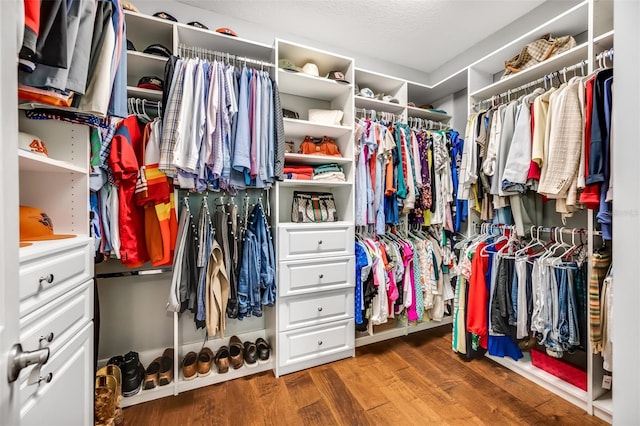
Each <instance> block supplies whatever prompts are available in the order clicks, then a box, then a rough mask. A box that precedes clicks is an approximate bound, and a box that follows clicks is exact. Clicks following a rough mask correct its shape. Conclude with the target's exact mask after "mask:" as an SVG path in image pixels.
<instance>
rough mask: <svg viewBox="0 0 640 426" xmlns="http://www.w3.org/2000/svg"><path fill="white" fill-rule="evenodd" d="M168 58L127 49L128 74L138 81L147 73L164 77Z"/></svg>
mask: <svg viewBox="0 0 640 426" xmlns="http://www.w3.org/2000/svg"><path fill="white" fill-rule="evenodd" d="M167 59H168V58H165V57H164V56H158V55H150V54H148V53H142V52H134V51H132V50H127V75H128V76H132V78H133V79H135V80H136V82H137V81H138V80H139V79H140V77H142V76H145V75H150V76H154V77H158V78H164V77H163V75H164V66H165V64H166V63H167Z"/></svg>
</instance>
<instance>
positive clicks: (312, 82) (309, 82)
mask: <svg viewBox="0 0 640 426" xmlns="http://www.w3.org/2000/svg"><path fill="white" fill-rule="evenodd" d="M278 86H279V89H280V92H281V93H288V94H291V95H296V96H302V97H305V98H311V99H321V100H324V101H331V100H333V99H335V98H337V97H338V96H340V95H344V94H346V93H348V92H349V91H351V88H352V87H353V86H352V85H351V84H345V83H338V82H336V81H333V80H329V79H327V78H322V77H314V76H312V75H309V74H305V73H302V72H292V71H285V70H282V69H278Z"/></svg>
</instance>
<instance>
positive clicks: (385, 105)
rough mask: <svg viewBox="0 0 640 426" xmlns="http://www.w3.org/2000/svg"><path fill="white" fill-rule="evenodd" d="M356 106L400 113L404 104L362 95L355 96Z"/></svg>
mask: <svg viewBox="0 0 640 426" xmlns="http://www.w3.org/2000/svg"><path fill="white" fill-rule="evenodd" d="M354 99H355V104H356V108H365V109H372V110H375V111H376V112H390V113H392V114H402V113H403V112H404V109H405V108H406V106H405V105H400V104H396V103H392V102H386V101H381V100H378V99H371V98H365V97H363V96H355V97H354Z"/></svg>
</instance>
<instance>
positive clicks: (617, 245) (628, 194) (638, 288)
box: [612, 0, 640, 425]
mask: <svg viewBox="0 0 640 426" xmlns="http://www.w3.org/2000/svg"><path fill="white" fill-rule="evenodd" d="M614 8H615V11H614V25H615V31H616V33H615V70H614V85H613V90H614V92H615V95H614V97H613V109H614V111H613V121H614V122H615V135H614V140H613V159H612V161H613V164H612V171H613V181H614V182H615V183H614V187H615V194H614V202H613V217H614V221H613V223H614V225H613V241H614V245H613V265H614V267H613V273H614V288H615V289H614V291H613V306H614V309H613V337H614V339H615V340H614V345H613V370H614V371H613V420H614V424H620V425H631V424H634V425H636V424H640V356H639V354H640V315H639V312H640V309H639V307H640V283H639V282H638V281H639V277H640V273H639V270H638V260H639V259H638V258H639V256H638V254H639V250H638V244H640V191H638V182H640V167H638V165H639V164H640V144H638V135H640V120H638V117H640V104H639V103H638V100H639V99H640V81H639V79H638V69H639V67H640V60H639V58H638V53H639V52H640V27H639V26H638V17H639V16H640V2H638V1H637V0H621V1H615V2H614Z"/></svg>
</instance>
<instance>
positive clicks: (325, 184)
mask: <svg viewBox="0 0 640 426" xmlns="http://www.w3.org/2000/svg"><path fill="white" fill-rule="evenodd" d="M278 185H280V186H282V187H287V186H289V187H291V186H311V187H313V186H319V187H323V188H336V187H342V186H345V187H346V186H351V185H353V183H352V182H327V181H319V180H296V179H286V180H283V181H279V182H278Z"/></svg>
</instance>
